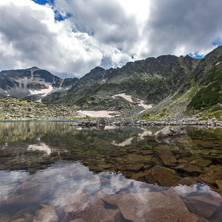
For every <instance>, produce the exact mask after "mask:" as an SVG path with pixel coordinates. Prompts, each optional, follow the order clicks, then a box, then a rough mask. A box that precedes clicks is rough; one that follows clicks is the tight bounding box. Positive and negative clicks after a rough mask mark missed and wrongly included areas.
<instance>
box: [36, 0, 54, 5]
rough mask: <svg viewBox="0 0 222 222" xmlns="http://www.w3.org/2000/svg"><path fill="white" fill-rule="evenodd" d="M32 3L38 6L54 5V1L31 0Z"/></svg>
mask: <svg viewBox="0 0 222 222" xmlns="http://www.w3.org/2000/svg"><path fill="white" fill-rule="evenodd" d="M32 1H33V2H35V3H37V4H39V5H45V4H47V3H48V4H50V5H53V4H54V0H32Z"/></svg>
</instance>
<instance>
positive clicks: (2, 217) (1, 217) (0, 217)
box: [0, 213, 10, 222]
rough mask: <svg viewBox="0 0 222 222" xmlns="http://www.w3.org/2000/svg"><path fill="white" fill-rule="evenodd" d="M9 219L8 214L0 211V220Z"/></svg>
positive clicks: (4, 221) (7, 220)
mask: <svg viewBox="0 0 222 222" xmlns="http://www.w3.org/2000/svg"><path fill="white" fill-rule="evenodd" d="M9 220H10V217H9V215H7V214H4V213H0V221H2V222H9Z"/></svg>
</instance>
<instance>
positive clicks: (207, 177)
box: [198, 170, 222, 185]
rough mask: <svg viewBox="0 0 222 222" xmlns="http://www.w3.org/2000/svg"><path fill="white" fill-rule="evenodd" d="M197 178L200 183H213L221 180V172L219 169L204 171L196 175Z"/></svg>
mask: <svg viewBox="0 0 222 222" xmlns="http://www.w3.org/2000/svg"><path fill="white" fill-rule="evenodd" d="M198 180H199V181H200V182H202V183H206V184H210V185H215V183H216V180H222V173H221V171H220V170H218V171H213V170H210V171H208V172H206V173H205V174H202V175H200V176H199V177H198Z"/></svg>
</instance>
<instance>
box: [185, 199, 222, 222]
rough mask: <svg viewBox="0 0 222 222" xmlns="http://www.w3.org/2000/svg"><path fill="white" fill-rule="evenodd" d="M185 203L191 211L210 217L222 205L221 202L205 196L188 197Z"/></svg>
mask: <svg viewBox="0 0 222 222" xmlns="http://www.w3.org/2000/svg"><path fill="white" fill-rule="evenodd" d="M185 203H186V205H187V208H188V209H189V211H190V212H192V213H195V214H197V215H200V216H202V217H205V218H210V217H211V216H212V215H213V214H214V212H215V211H216V210H217V208H218V207H219V206H220V203H218V202H216V201H214V200H210V199H208V198H207V197H204V196H194V197H188V198H187V199H186V200H185Z"/></svg>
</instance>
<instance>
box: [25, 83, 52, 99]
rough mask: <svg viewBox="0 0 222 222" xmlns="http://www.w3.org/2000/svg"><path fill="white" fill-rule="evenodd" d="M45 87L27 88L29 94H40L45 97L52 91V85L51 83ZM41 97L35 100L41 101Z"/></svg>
mask: <svg viewBox="0 0 222 222" xmlns="http://www.w3.org/2000/svg"><path fill="white" fill-rule="evenodd" d="M48 87H49V88H47V89H41V90H29V92H30V95H41V97H42V98H43V97H46V96H47V95H48V94H49V93H51V92H52V90H53V87H52V86H51V85H49V86H48ZM41 100H42V99H40V100H38V101H37V102H41Z"/></svg>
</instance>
